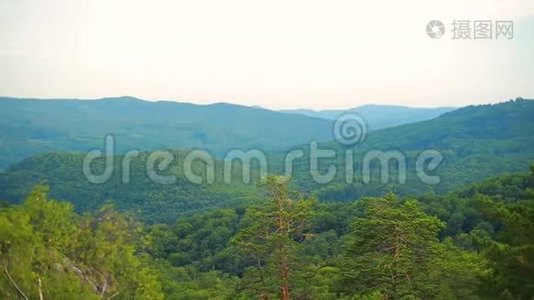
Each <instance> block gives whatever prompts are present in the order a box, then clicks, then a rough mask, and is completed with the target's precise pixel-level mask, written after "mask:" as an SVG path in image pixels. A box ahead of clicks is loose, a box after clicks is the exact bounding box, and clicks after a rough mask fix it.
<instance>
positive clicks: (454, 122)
mask: <svg viewBox="0 0 534 300" xmlns="http://www.w3.org/2000/svg"><path fill="white" fill-rule="evenodd" d="M532 116H534V101H532V100H524V99H516V100H515V101H514V100H510V101H508V102H504V103H499V104H493V105H477V106H468V107H465V108H461V109H458V110H455V111H452V112H449V113H446V114H444V115H443V116H441V117H438V118H436V119H433V120H429V121H424V122H418V123H414V124H407V125H402V126H398V127H394V128H388V129H383V130H378V131H374V132H370V133H369V134H368V135H367V137H366V139H365V140H364V141H361V142H359V143H357V144H356V145H354V146H350V147H346V146H343V145H340V144H338V143H336V142H332V143H324V144H320V145H319V148H320V149H336V150H337V153H338V155H337V157H336V158H334V159H323V160H322V165H320V166H319V167H320V168H321V171H322V172H326V169H327V167H328V165H330V164H334V165H335V166H336V168H337V170H338V172H337V175H338V176H337V179H336V180H334V181H333V182H331V183H330V184H328V185H317V184H314V181H313V180H311V176H310V175H309V174H310V171H309V170H310V161H309V159H306V158H307V156H306V155H305V159H301V160H296V161H295V172H294V178H295V181H296V182H297V183H298V184H299V185H300V188H301V189H303V190H308V191H316V192H317V193H318V196H319V198H320V199H325V200H326V199H330V200H343V199H351V198H358V197H361V196H365V195H380V194H381V193H383V192H384V191H391V192H395V193H398V194H402V195H406V194H418V193H422V192H437V193H445V192H448V191H451V190H452V189H454V188H455V187H458V186H461V185H464V184H467V183H473V182H476V181H480V180H483V179H484V178H487V177H488V176H491V175H499V174H502V173H504V172H519V171H526V170H527V168H526V166H528V165H529V164H530V163H531V162H532V161H534V130H532V128H534V118H533V117H532ZM302 149H303V150H305V151H308V150H307V148H306V147H303V148H302ZM346 150H352V151H353V153H354V165H353V170H354V177H355V180H353V182H352V183H350V184H347V183H346V177H345V169H346V164H345V161H346V160H345V156H344V153H345V151H346ZM374 150H379V151H383V152H387V151H394V152H398V153H399V152H400V153H401V154H402V157H404V158H405V162H406V170H407V172H406V182H405V183H404V184H400V183H399V177H398V168H399V166H398V164H397V162H396V161H395V160H392V161H390V162H389V167H390V173H389V180H388V181H387V182H386V183H382V182H381V178H380V174H379V173H378V172H377V171H376V172H373V173H372V179H373V180H371V182H369V183H365V184H364V183H363V182H362V167H363V166H362V165H363V160H364V157H365V155H366V154H367V153H370V152H371V151H374ZM427 150H431V151H437V152H439V153H440V154H441V155H442V157H443V160H442V162H441V163H440V164H439V166H438V167H437V168H436V169H435V170H433V171H432V172H430V173H431V174H432V175H435V176H439V177H440V181H439V183H437V184H433V185H431V184H423V183H422V182H421V180H420V178H419V177H418V176H417V175H416V170H415V168H416V161H417V158H418V156H419V155H420V154H421V153H423V152H424V151H427ZM380 166H381V165H380V162H379V161H378V160H375V161H373V162H372V165H371V168H372V170H377V169H379V168H380Z"/></svg>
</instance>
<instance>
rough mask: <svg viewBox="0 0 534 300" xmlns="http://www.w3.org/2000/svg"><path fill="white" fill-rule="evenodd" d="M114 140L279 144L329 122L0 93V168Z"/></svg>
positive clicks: (319, 130) (124, 145)
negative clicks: (40, 155) (36, 156)
mask: <svg viewBox="0 0 534 300" xmlns="http://www.w3.org/2000/svg"><path fill="white" fill-rule="evenodd" d="M108 133H111V134H113V135H114V136H115V138H116V144H115V147H116V149H117V151H118V152H119V153H122V152H125V151H127V150H131V149H140V150H152V149H158V148H180V149H191V148H201V149H204V150H207V151H210V152H212V153H214V154H215V155H222V154H223V153H225V152H226V151H228V150H229V149H233V148H243V149H245V150H247V149H249V148H258V149H260V150H263V151H268V150H273V149H283V148H287V147H290V146H294V145H298V144H302V143H306V142H308V141H309V140H311V139H316V140H322V141H325V140H329V139H331V121H329V120H324V119H320V118H313V117H309V116H302V115H297V114H285V113H280V112H275V111H271V110H267V109H260V108H252V107H247V106H240V105H233V104H227V103H217V104H211V105H195V104H190V103H179V102H172V101H158V102H149V101H143V100H140V99H136V98H132V97H121V98H105V99H99V100H90V101H89V100H74V99H72V100H36V99H15V98H5V97H3V98H0V169H4V168H5V167H7V166H8V165H9V164H11V163H14V162H17V161H19V160H21V159H23V158H25V157H29V156H31V155H34V154H38V153H42V152H51V151H87V150H89V149H94V148H95V147H101V146H102V145H103V140H104V136H105V135H106V134H108Z"/></svg>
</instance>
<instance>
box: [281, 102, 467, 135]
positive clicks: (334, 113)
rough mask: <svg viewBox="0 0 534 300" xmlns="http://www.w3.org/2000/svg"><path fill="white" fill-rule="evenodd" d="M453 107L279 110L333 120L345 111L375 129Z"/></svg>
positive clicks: (423, 119)
mask: <svg viewBox="0 0 534 300" xmlns="http://www.w3.org/2000/svg"><path fill="white" fill-rule="evenodd" d="M455 109H457V107H435V108H421V107H408V106H398V105H375V104H368V105H362V106H358V107H354V108H349V109H345V110H342V109H340V110H310V109H289V110H281V112H285V113H294V114H301V115H306V116H311V117H316V118H323V119H327V120H335V119H336V118H338V117H339V116H340V115H342V114H345V113H357V114H359V115H360V116H361V117H363V119H364V120H365V121H366V122H367V126H368V127H369V130H377V129H383V128H388V127H395V126H398V125H403V124H409V123H415V122H419V121H426V120H430V119H433V118H436V117H439V116H441V115H442V114H444V113H446V112H449V111H453V110H455Z"/></svg>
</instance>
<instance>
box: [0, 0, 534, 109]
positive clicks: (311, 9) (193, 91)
mask: <svg viewBox="0 0 534 300" xmlns="http://www.w3.org/2000/svg"><path fill="white" fill-rule="evenodd" d="M433 19H438V20H441V21H443V23H445V27H446V33H445V36H444V37H443V38H441V39H437V40H434V39H430V38H429V37H428V36H427V35H426V33H425V27H426V24H427V23H428V22H429V21H430V20H433ZM454 19H468V20H493V21H497V20H512V21H514V39H512V40H503V39H499V40H496V39H492V40H452V39H451V37H452V32H451V23H452V21H453V20H454ZM494 29H495V28H494ZM494 34H495V33H494ZM0 70H1V71H0V95H4V96H18V97H38V98H99V97H106V96H122V95H131V96H135V97H139V98H144V99H149V100H156V99H172V100H179V101H190V102H195V103H212V102H220V101H226V102H232V103H240V104H245V105H261V106H265V107H270V108H296V107H302V108H344V107H353V106H357V105H361V104H365V103H383V104H404V105H411V106H440V105H455V106H459V105H465V104H472V103H488V102H497V101H501V100H506V99H509V98H515V97H516V96H523V97H532V98H534V1H532V0H506V1H505V0H466V1H461V0H452V1H451V0H448V1H428V0H421V1H415V0H408V1H407V0H403V1H397V0H391V1H380V0H378V1H377V0H373V1H355V0H348V1H336V0H331V1H310V0H299V1H288V0H286V1H277V0H270V1H254V0H242V1H241V0H240V1H234V0H230V1H220V0H213V1H205V0H189V1H154V0H152V1H132V0H127V1H109V0H108V1H94V0H93V1H77V0H64V1H59V0H47V1H42V0H35V1H33V0H0Z"/></svg>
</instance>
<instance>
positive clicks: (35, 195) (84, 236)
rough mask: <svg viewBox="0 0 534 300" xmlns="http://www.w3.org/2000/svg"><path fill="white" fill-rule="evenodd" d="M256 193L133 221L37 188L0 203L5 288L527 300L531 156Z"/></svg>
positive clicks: (273, 183)
mask: <svg viewBox="0 0 534 300" xmlns="http://www.w3.org/2000/svg"><path fill="white" fill-rule="evenodd" d="M288 181H289V178H286V177H274V176H270V177H267V178H266V179H265V180H264V181H262V183H261V186H259V187H258V190H261V191H262V193H261V195H260V198H261V201H259V202H257V203H254V204H247V205H242V206H239V207H235V208H221V209H214V210H208V211H204V212H200V213H194V214H191V215H189V216H183V217H179V218H177V219H176V220H175V221H173V222H169V223H160V224H144V223H142V222H140V221H139V219H138V218H137V216H136V215H135V214H133V213H129V212H118V211H117V210H116V209H115V208H114V207H113V205H112V204H104V205H102V207H100V208H99V209H97V210H94V211H92V212H86V213H82V214H79V213H76V212H75V211H74V209H73V206H72V204H70V203H69V202H65V201H57V200H53V199H49V198H48V196H47V194H48V189H47V187H45V186H36V187H34V188H33V191H32V192H31V193H30V194H29V195H28V196H27V198H26V199H25V200H24V201H23V202H22V203H20V204H7V203H5V204H3V206H2V208H1V210H0V229H1V230H2V232H0V236H2V240H1V241H0V257H1V261H0V263H1V266H0V267H1V269H2V270H1V272H2V276H0V294H1V295H0V296H1V298H5V299H16V298H20V299H74V298H76V299H80V298H83V299H92V298H95V299H100V298H105V299H109V298H114V299H162V298H167V299H236V298H238V299H250V298H260V299H271V298H278V297H280V298H281V299H289V298H293V299H430V298H432V299H488V298H493V299H530V298H531V297H532V295H534V166H532V167H531V172H530V173H529V174H526V173H525V174H510V175H502V176H500V177H496V178H492V179H488V180H485V181H482V182H480V183H477V184H474V185H470V186H467V187H464V188H461V189H458V190H456V191H454V192H451V193H448V194H446V195H435V194H423V195H420V196H417V197H399V196H396V195H394V194H392V193H386V194H384V195H382V196H380V197H365V198H363V199H360V200H357V201H353V202H345V203H320V202H318V201H316V199H314V198H310V197H307V196H302V194H301V193H299V192H298V191H295V190H293V189H291V188H290V187H291V186H292V185H290V184H288Z"/></svg>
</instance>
